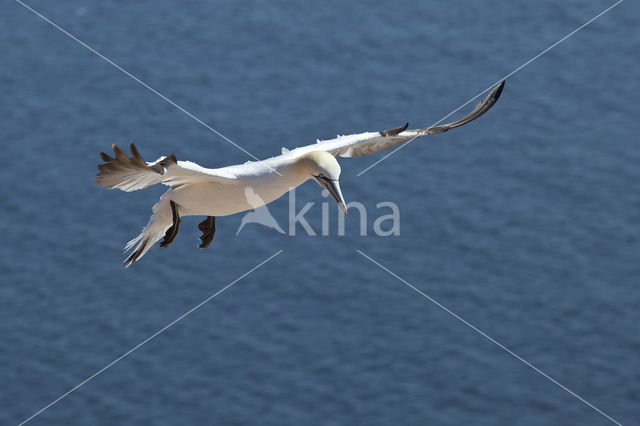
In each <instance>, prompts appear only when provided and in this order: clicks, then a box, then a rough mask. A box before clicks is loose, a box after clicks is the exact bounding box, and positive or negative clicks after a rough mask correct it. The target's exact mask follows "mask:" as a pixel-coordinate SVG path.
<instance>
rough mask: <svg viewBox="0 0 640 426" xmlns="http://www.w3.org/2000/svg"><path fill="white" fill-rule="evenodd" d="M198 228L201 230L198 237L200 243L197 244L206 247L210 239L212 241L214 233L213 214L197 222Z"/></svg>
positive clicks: (214, 220) (214, 219)
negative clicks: (200, 234)
mask: <svg viewBox="0 0 640 426" xmlns="http://www.w3.org/2000/svg"><path fill="white" fill-rule="evenodd" d="M198 229H200V231H202V236H201V237H200V239H201V240H202V243H201V244H200V245H199V246H198V247H200V248H207V247H208V246H209V244H211V241H213V235H214V234H215V233H216V218H215V217H214V216H207V218H206V219H205V220H203V221H202V222H200V223H199V224H198Z"/></svg>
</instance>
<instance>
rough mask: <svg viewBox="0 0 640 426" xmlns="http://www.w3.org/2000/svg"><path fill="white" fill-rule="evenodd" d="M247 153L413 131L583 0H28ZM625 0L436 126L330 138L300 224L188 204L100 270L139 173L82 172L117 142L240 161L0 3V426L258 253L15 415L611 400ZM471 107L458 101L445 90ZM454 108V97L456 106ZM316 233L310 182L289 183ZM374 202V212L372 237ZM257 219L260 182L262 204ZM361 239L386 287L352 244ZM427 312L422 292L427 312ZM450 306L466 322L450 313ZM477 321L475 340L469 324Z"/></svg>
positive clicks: (638, 367)
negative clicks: (342, 206) (204, 218)
mask: <svg viewBox="0 0 640 426" xmlns="http://www.w3.org/2000/svg"><path fill="white" fill-rule="evenodd" d="M26 4H28V5H29V6H30V7H32V8H33V9H35V10H36V11H38V12H40V13H42V14H43V15H44V16H46V17H47V18H49V19H51V20H52V21H53V22H55V23H56V24H57V25H59V26H60V27H61V28H63V29H64V30H66V31H68V32H69V33H71V34H73V35H74V36H76V37H77V38H78V39H80V40H82V41H83V42H84V43H87V44H88V45H89V46H91V47H92V48H94V49H96V50H97V51H99V52H101V53H102V54H104V55H105V56H107V57H108V58H110V59H111V60H112V61H114V62H115V63H116V64H118V65H119V66H121V67H122V68H123V69H125V70H126V71H127V72H129V73H131V74H132V75H134V76H136V77H137V78H139V79H140V80H142V81H144V82H145V83H146V84H148V85H149V86H151V87H153V88H154V89H156V90H157V91H158V92H160V93H161V94H162V95H164V96H166V97H167V98H168V99H171V100H172V101H173V102H175V103H176V104H178V105H180V106H181V107H183V108H185V109H186V110H187V111H189V112H190V113H191V114H193V115H194V116H195V117H198V118H199V119H200V120H202V122H203V123H206V124H207V125H209V126H211V127H213V128H215V129H216V130H217V131H219V132H221V133H223V134H224V135H226V136H227V137H228V138H230V139H231V140H233V141H234V142H235V143H237V144H238V145H241V146H242V147H244V148H245V149H246V150H248V151H249V152H251V153H252V154H254V155H256V156H258V157H260V158H265V157H269V156H272V155H274V154H278V153H279V152H280V149H281V147H282V146H285V147H288V148H293V147H296V146H302V145H307V144H309V143H313V142H315V140H316V139H318V138H320V139H329V138H332V137H335V135H336V134H348V133H356V132H363V131H376V130H380V129H385V128H391V127H395V126H398V125H401V124H403V123H404V122H405V121H409V122H410V123H411V125H412V127H422V126H428V125H431V124H433V123H434V122H436V121H437V120H439V119H440V118H442V117H443V116H444V115H445V114H447V113H449V112H451V111H452V110H454V109H455V108H457V107H458V106H460V105H461V104H463V103H464V102H466V101H467V100H469V99H470V98H471V97H473V96H475V95H476V94H477V93H478V92H480V91H481V90H483V89H485V88H487V87H489V86H490V85H491V84H493V83H494V82H497V81H498V80H499V79H500V78H501V77H502V76H504V75H507V74H508V73H510V72H511V71H513V70H514V69H516V68H517V67H519V66H520V65H522V64H523V63H525V62H526V61H528V60H529V59H531V58H533V57H534V56H535V55H536V54H538V53H539V52H541V51H542V50H543V49H545V48H546V47H548V46H550V45H551V44H553V43H554V42H556V41H557V40H559V39H560V38H562V37H564V36H565V35H566V34H568V33H570V32H571V31H572V30H574V29H576V28H577V27H579V26H580V25H582V24H583V23H585V22H586V21H587V20H589V19H590V18H592V17H594V16H595V15H597V14H598V13H600V12H601V11H603V10H604V9H605V8H607V7H608V6H610V5H611V4H612V2H610V1H605V0H595V1H594V0H592V1H577V0H571V1H564V2H555V1H551V0H541V1H537V2H531V1H524V0H515V1H511V2H504V1H497V0H487V1H483V2H461V1H459V2H457V1H453V2H452V1H404V2H391V1H378V2H343V1H333V0H331V1H323V2H289V1H273V2H263V1H242V2H219V1H214V2H207V1H189V2H178V1H173V2H170V1H153V2H152V1H136V2H124V1H103V2H87V1H81V0H68V1H65V2H48V1H45V0H33V1H28V2H27V3H26ZM639 17H640V6H638V3H637V2H632V1H625V2H623V3H621V4H620V5H618V6H617V7H616V8H614V9H613V10H611V11H610V12H609V13H607V14H605V15H603V16H602V17H600V18H599V19H598V20H597V21H595V22H594V23H593V24H591V25H589V26H588V27H586V28H585V29H583V30H582V31H580V32H578V33H577V34H575V35H574V36H572V37H571V38H569V39H568V40H566V41H565V42H564V43H562V44H560V45H558V46H557V47H555V48H554V49H553V50H551V51H550V52H548V53H547V54H545V55H543V56H541V57H540V58H539V59H537V60H535V61H534V62H532V63H530V64H529V65H528V66H526V67H525V68H523V69H522V70H520V71H518V72H517V73H516V74H514V75H513V76H511V77H510V78H509V79H508V81H507V86H506V88H505V91H504V93H503V96H502V98H501V100H500V101H499V103H498V104H497V105H496V106H495V107H494V109H493V110H491V111H490V112H489V113H487V115H485V116H483V117H482V118H481V119H479V120H477V121H475V122H474V123H472V124H469V125H467V126H465V127H463V128H459V129H456V130H454V131H452V132H449V133H446V134H442V135H435V136H430V137H428V138H424V139H421V140H419V141H415V142H413V143H412V144H410V145H409V146H407V147H405V148H403V149H401V150H400V151H398V152H397V153H395V154H394V155H392V156H391V157H389V158H388V159H386V160H385V161H383V162H381V163H380V164H378V165H377V166H375V167H374V168H372V169H370V170H369V171H367V172H366V173H364V174H363V175H361V176H357V174H358V173H359V172H360V171H362V170H363V169H365V168H367V167H368V166H370V165H371V164H372V163H373V162H375V161H376V160H378V159H380V158H381V157H382V154H378V155H377V156H367V157H359V158H355V159H341V160H340V161H341V165H342V170H343V172H342V178H341V182H342V190H343V193H344V196H345V198H346V199H347V201H359V202H361V203H363V205H364V206H366V208H367V211H368V213H369V216H368V218H367V226H368V234H369V235H367V236H360V235H359V225H360V218H359V217H358V214H357V212H354V213H353V214H350V215H349V217H348V218H347V220H346V235H344V236H340V235H338V232H337V219H336V218H337V215H338V214H339V213H338V210H337V208H336V207H335V206H334V205H333V204H329V205H328V207H329V213H330V217H329V219H330V229H329V230H330V232H329V235H328V236H316V237H312V236H308V235H307V234H306V232H304V230H303V229H302V228H300V227H298V228H297V232H296V236H295V237H292V236H289V235H282V234H279V233H277V232H275V231H273V230H271V229H268V228H266V227H262V226H260V225H256V224H249V225H247V226H246V227H245V228H244V229H243V230H242V232H241V233H240V234H239V235H238V236H236V230H237V229H238V226H239V225H240V221H241V219H242V215H236V216H230V217H224V218H220V219H219V220H218V223H217V225H218V231H217V234H216V239H215V241H214V243H213V244H212V245H211V247H210V248H208V249H207V250H198V249H197V248H196V247H195V246H196V244H197V242H198V240H197V238H198V236H199V235H200V234H199V231H198V230H197V227H196V225H197V223H198V221H199V220H201V218H192V217H187V218H185V219H184V220H183V224H182V229H181V233H180V235H179V237H178V238H177V239H176V241H175V242H174V243H173V245H172V246H171V247H170V248H168V249H154V250H152V251H151V252H150V253H149V254H148V255H147V256H145V257H144V258H143V259H142V260H141V261H140V262H138V263H136V264H135V265H134V266H133V267H132V268H129V269H126V270H125V269H123V268H122V266H121V261H122V259H123V254H122V247H123V245H124V243H125V242H126V241H128V240H129V239H131V238H132V237H134V236H135V235H137V233H138V232H139V231H140V228H141V227H142V226H143V225H144V224H145V223H146V221H147V218H148V215H149V213H150V209H151V206H152V205H153V204H154V203H155V201H156V200H157V198H158V197H159V195H160V194H161V193H162V191H163V189H162V188H152V189H149V190H146V191H139V192H136V193H130V194H125V193H123V192H121V191H108V190H106V189H104V188H100V187H97V186H95V185H94V184H93V183H92V178H93V177H94V176H95V173H96V171H97V169H96V164H97V163H98V162H99V156H98V154H99V152H100V151H109V150H110V147H111V144H113V143H118V144H120V145H121V146H126V144H127V143H128V142H130V141H135V142H136V144H137V146H138V147H139V149H140V151H141V153H142V155H143V156H144V157H145V158H146V159H148V160H153V159H155V158H157V157H158V156H160V155H166V154H169V153H174V154H175V155H176V156H177V157H178V158H179V159H185V160H187V159H188V160H193V161H197V162H199V163H200V164H202V165H204V166H207V167H218V166H224V165H228V164H235V163H243V162H245V161H247V160H249V159H250V157H249V156H247V154H245V153H244V152H242V151H241V150H239V149H237V148H236V147H234V146H233V145H232V144H231V143H228V142H227V141H225V140H224V139H222V138H221V137H219V136H217V135H216V134H214V133H213V132H212V131H210V130H209V129H208V128H206V127H205V126H203V125H202V124H200V123H198V122H197V121H195V120H194V119H193V118H191V117H189V116H188V115H186V114H185V113H184V112H182V111H180V110H179V109H177V108H176V107H174V106H172V105H171V104H170V103H168V102H166V101H165V100H163V99H162V98H161V97H159V96H158V95H157V94H154V93H152V92H151V91H149V90H147V89H146V88H145V87H143V86H141V85H140V84H139V83H137V82H136V81H134V80H133V79H132V78H130V77H129V76H127V75H125V74H123V73H122V72H121V71H119V70H118V69H116V68H115V67H114V66H112V65H110V64H109V63H107V62H106V61H105V60H103V59H101V58H99V57H98V56H96V55H95V54H94V53H92V52H91V51H89V50H88V49H87V48H85V47H83V46H81V45H80V44H79V43H78V42H76V41H74V40H72V39H71V38H70V37H68V36H67V35H65V34H63V33H62V32H61V31H60V30H58V29H56V28H54V27H53V26H52V25H50V24H48V23H47V22H45V21H44V20H43V19H41V18H40V17H38V16H37V15H35V14H34V13H33V12H32V11H29V10H28V9H26V8H25V7H24V6H23V5H21V4H20V3H18V2H15V3H14V2H10V1H9V2H6V3H5V4H4V5H3V7H2V14H1V18H0V21H1V25H0V52H2V54H1V55H0V92H1V96H0V117H1V118H0V123H1V125H0V140H1V141H2V167H0V182H1V183H2V185H0V191H1V195H2V200H3V202H2V209H1V211H2V213H0V214H1V215H2V216H1V218H2V220H1V221H0V235H2V245H0V267H1V271H2V273H1V277H2V278H1V282H2V284H1V285H0V338H1V344H0V384H1V385H0V423H2V424H17V423H19V422H21V421H23V420H25V419H26V418H28V417H30V416H31V415H32V414H34V413H35V412H37V411H38V410H40V409H41V408H43V407H45V406H46V405H47V404H49V403H50V402H52V401H54V400H56V399H57V398H58V397H60V396H61V395H63V394H64V393H65V392H67V391H69V390H70V389H72V388H73V387H74V386H76V385H78V384H79V383H81V382H83V381H84V380H85V379H87V378H88V377H90V376H91V375H92V374H93V373H95V372H97V371H99V370H100V369H102V368H103V367H105V366H107V365H108V364H109V363H111V362H112V361H114V360H115V359H117V358H118V357H119V356H121V355H123V354H125V353H126V352H127V351H129V350H130V349H131V348H133V347H135V346H136V345H138V344H139V343H140V342H142V341H144V340H145V339H146V338H147V337H149V336H151V335H153V334H154V333H155V332H157V331H158V330H160V329H162V328H163V327H164V326H165V325H167V324H168V323H170V322H172V321H173V320H175V319H176V318H178V317H179V316H180V315H182V314H183V313H185V312H187V311H188V310H189V309H191V308H192V307H194V306H195V305H197V304H198V303H200V302H202V301H203V300H205V299H206V298H208V297H209V296H211V295H212V294H214V293H215V292H217V291H219V290H221V289H222V288H224V287H225V286H226V285H228V284H229V283H231V282H233V281H234V280H236V279H237V278H238V277H240V276H242V275H243V274H245V273H246V272H247V271H249V270H250V269H252V268H253V267H254V266H256V265H257V264H259V263H260V262H262V261H263V260H264V259H266V258H268V257H269V256H271V255H273V254H274V253H276V252H277V251H278V250H281V249H282V250H284V251H283V252H282V253H281V254H280V255H278V256H277V257H275V258H274V259H273V260H271V261H269V262H268V263H266V264H265V265H264V266H262V267H260V268H258V269H257V270H255V271H254V272H252V273H251V274H249V275H248V276H246V277H244V278H243V279H241V280H240V281H238V282H237V283H236V284H234V285H233V286H231V287H230V288H228V289H227V290H225V291H224V292H223V293H221V294H219V295H218V296H216V297H215V298H214V299H212V300H210V301H209V302H208V303H206V304H204V305H203V306H201V307H200V308H199V309H197V310H195V311H194V312H193V313H191V314H190V315H188V316H186V317H185V318H183V319H182V320H180V321H179V322H177V323H176V324H175V325H173V326H172V327H171V328H169V329H167V330H166V331H165V332H163V333H162V334H159V335H158V336H157V337H155V338H154V339H152V340H150V341H148V342H147V343H146V344H144V345H143V346H141V347H139V348H138V349H137V350H135V351H134V352H132V353H130V354H129V355H128V356H127V357H125V358H123V359H122V360H121V361H119V362H118V363H116V364H113V365H112V366H111V367H109V368H108V369H106V370H104V371H103V372H102V373H101V374H99V375H97V376H96V377H95V378H93V379H92V380H90V381H88V382H86V383H85V384H84V385H83V386H81V387H80V388H77V389H76V390H75V391H74V392H73V393H71V394H69V395H68V396H66V397H65V398H63V399H61V400H60V401H58V402H57V403H55V404H54V405H52V406H50V407H49V408H48V409H47V410H46V411H43V412H42V413H40V414H39V415H38V416H37V417H35V418H34V419H33V420H32V421H31V423H32V424H61V425H62V424H64V425H70V424H73V425H89V424H102V425H113V424H158V425H163V424H167V425H176V424H295V425H302V424H380V425H399V424H415V425H418V424H443V425H459V424H480V425H484V424H486V425H496V424H522V425H549V424H557V425H560V424H563V425H575V424H610V423H611V421H610V420H609V419H607V417H605V416H604V415H603V414H601V413H599V412H598V411H596V410H595V409H594V408H593V407H590V406H589V405H587V404H586V403H585V402H583V401H581V400H580V399H579V398H577V397H576V396H575V395H572V394H571V393H569V392H568V391H567V390H565V389H563V388H561V387H560V386H558V385H557V384H555V383H553V382H552V381H551V380H549V378H546V377H544V376H543V375H542V374H540V373H539V372H537V371H535V370H534V369H532V368H531V367H530V366H528V365H526V364H525V363H523V362H522V360H519V359H517V358H515V357H514V356H512V355H511V354H509V353H508V352H507V351H505V350H504V349H503V348H501V347H499V346H497V345H496V344H495V343H494V342H492V341H490V340H489V339H487V336H489V337H491V338H493V339H495V340H496V341H497V342H499V343H500V344H502V345H504V346H505V347H506V348H508V349H509V350H511V351H513V352H514V353H515V354H517V355H518V356H520V357H522V359H524V360H526V361H528V362H530V363H531V364H532V365H534V366H535V367H536V368H538V369H540V370H541V371H543V372H544V373H545V374H548V375H549V376H550V377H552V378H553V379H554V380H557V382H558V383H560V384H562V385H563V386H566V388H567V389H569V390H571V391H572V392H575V394H577V395H579V396H580V397H581V398H583V399H584V400H585V401H588V402H589V403H590V404H592V405H593V406H594V407H597V409H598V410H601V411H602V412H603V413H606V415H608V416H610V417H611V418H613V419H615V420H616V421H618V422H620V423H623V424H633V423H638V422H639V420H640V310H639V309H638V307H639V306H640V262H639V261H640V189H639V188H640V166H639V165H640V140H639V139H638V134H640V121H639V120H638V94H639V93H640V79H639V78H638V70H639V69H640V56H639V55H638V52H640V34H639V33H638V26H639ZM473 104H475V102H474V103H473ZM473 104H470V105H468V106H467V108H466V109H464V110H463V111H460V112H459V113H458V114H457V115H456V117H457V116H459V115H460V114H462V113H464V112H466V111H468V110H469V109H470V108H471V107H472V105H473ZM296 195H297V199H296V203H297V206H298V208H300V207H301V206H302V205H304V203H306V202H315V205H314V206H313V207H312V208H311V209H310V211H309V213H308V214H307V215H306V218H307V220H308V221H309V223H310V225H311V226H313V227H314V229H315V231H316V232H317V233H320V230H321V223H322V203H328V202H329V201H328V200H327V199H325V198H322V197H321V196H320V193H319V188H318V187H317V185H315V184H314V183H313V182H309V183H307V184H305V185H303V186H302V187H301V188H299V190H298V191H297V194H296ZM382 201H392V202H394V203H396V204H397V205H398V207H399V209H400V213H401V225H400V226H401V231H400V235H399V236H390V237H377V236H375V235H373V222H374V220H375V218H376V217H377V216H379V215H380V214H383V213H386V211H385V212H382V211H381V210H380V209H376V204H377V203H380V202H382ZM270 208H271V212H272V213H273V215H274V217H275V218H276V219H277V220H278V221H279V223H280V224H281V226H283V227H286V224H287V217H288V215H289V200H288V199H287V198H286V197H284V198H282V199H280V200H278V201H276V202H274V203H273V204H272V205H271V206H270ZM357 250H360V251H361V252H362V253H364V254H366V255H367V256H370V257H371V258H372V259H374V260H375V261H377V262H379V263H380V264H381V265H383V266H384V267H385V268H388V269H389V270H390V271H392V272H393V273H395V274H396V275H397V276H399V277H401V278H402V279H403V280H405V281H406V283H408V284H411V285H413V286H415V288H416V289H419V290H420V291H422V292H424V293H425V295H427V296H429V297H431V298H432V299H433V301H435V302H437V303H440V304H441V306H438V305H437V304H435V303H433V301H430V300H429V299H427V298H425V297H424V296H423V295H420V294H419V293H417V292H416V291H414V290H413V289H411V288H410V287H409V286H408V285H406V284H405V283H403V282H402V281H400V280H399V279H397V278H396V277H394V276H392V275H390V274H389V273H387V272H386V271H384V270H383V269H381V268H380V267H378V266H376V265H375V264H374V263H372V262H371V261H370V260H368V259H367V258H365V257H364V256H363V255H361V254H360V253H358V251H357ZM443 307H446V308H447V309H449V310H450V312H447V311H446V310H444V309H443ZM452 313H455V314H457V315H459V317H460V318H461V319H464V320H465V321H468V323H469V324H472V325H473V326H474V327H477V330H474V329H472V328H470V327H469V326H468V325H467V324H465V323H463V322H462V321H461V320H460V319H458V318H456V317H455V316H453V315H452ZM478 330H481V331H482V332H484V333H486V335H487V336H483V335H482V334H480V333H479V332H478Z"/></svg>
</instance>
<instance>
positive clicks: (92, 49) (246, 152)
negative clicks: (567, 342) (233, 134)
mask: <svg viewBox="0 0 640 426" xmlns="http://www.w3.org/2000/svg"><path fill="white" fill-rule="evenodd" d="M16 2H17V3H19V4H20V5H22V6H24V8H25V9H28V10H30V11H31V12H33V13H34V14H35V15H37V16H39V17H40V18H42V19H43V20H45V21H46V22H48V23H49V24H51V25H52V26H53V27H54V28H56V29H58V30H59V31H61V32H62V33H64V34H65V35H67V36H68V37H69V38H71V39H72V40H74V41H75V42H77V43H78V44H80V45H81V46H83V47H85V48H87V49H88V50H90V51H91V52H92V53H94V54H95V55H96V56H98V57H99V58H101V59H103V60H104V61H106V62H107V63H109V64H110V65H112V66H113V67H114V68H116V69H117V70H118V71H120V72H122V73H123V74H125V75H126V76H127V77H130V78H132V79H133V80H135V81H136V82H137V83H138V84H140V85H141V86H143V87H144V88H146V89H148V90H149V91H150V92H152V93H154V94H156V95H158V96H159V97H160V98H162V99H163V100H164V101H166V102H168V103H169V104H171V105H172V106H174V107H175V108H177V109H179V110H180V111H182V112H183V113H185V114H186V115H187V116H189V117H191V118H193V119H194V120H195V121H196V122H198V123H199V124H201V125H203V126H204V127H206V128H207V129H209V130H211V131H212V132H213V133H215V134H216V135H218V136H220V137H221V138H222V139H224V140H225V141H227V142H229V143H230V144H231V145H233V146H235V147H236V148H238V149H239V150H240V151H242V152H244V153H245V154H247V155H248V156H249V157H251V158H253V159H254V160H256V161H259V162H261V163H263V164H265V165H266V163H264V162H263V161H262V160H260V159H259V158H258V157H256V156H255V155H253V154H252V153H250V152H249V151H247V150H246V149H244V148H243V147H241V146H240V145H238V144H237V143H235V142H234V141H232V140H231V139H229V138H228V137H226V136H225V135H223V134H222V133H220V132H219V131H217V130H216V129H214V128H213V127H211V126H209V125H208V124H207V123H205V122H204V121H202V120H200V119H199V118H198V117H196V116H195V115H193V114H191V113H190V112H189V111H187V110H186V109H184V108H183V107H181V106H180V105H178V104H177V103H175V102H174V101H172V100H171V99H169V98H167V97H166V96H165V95H163V94H162V93H160V92H158V91H157V90H156V89H154V88H153V87H151V86H149V85H148V84H147V83H145V82H144V81H142V80H140V79H139V78H138V77H136V76H135V75H133V74H131V73H130V72H129V71H127V70H125V69H124V68H122V67H121V66H120V65H118V64H116V63H115V62H113V61H112V60H111V59H109V58H107V57H106V56H104V55H103V54H102V53H100V52H98V51H97V50H95V49H94V48H92V47H91V46H89V45H88V44H87V43H85V42H83V41H82V40H80V39H78V38H77V37H75V36H74V35H73V34H71V33H69V32H68V31H66V30H65V29H64V28H62V27H60V26H59V25H57V24H56V23H54V22H52V21H51V20H50V19H48V18H47V17H46V16H44V15H42V14H41V13H40V12H38V11H37V10H35V9H33V8H31V7H30V6H28V5H27V4H25V3H23V2H22V1H20V0H16ZM267 167H269V169H271V170H272V171H274V172H276V173H277V174H280V173H278V172H277V171H276V170H274V169H273V168H272V167H271V166H269V165H267Z"/></svg>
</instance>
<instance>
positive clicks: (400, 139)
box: [289, 81, 505, 157]
mask: <svg viewBox="0 0 640 426" xmlns="http://www.w3.org/2000/svg"><path fill="white" fill-rule="evenodd" d="M504 83H505V82H504V81H503V82H502V83H500V84H498V85H497V86H496V87H494V88H493V89H492V90H491V92H489V94H488V95H487V96H486V97H485V98H484V99H483V100H482V101H480V103H479V104H478V105H476V107H475V108H474V109H473V110H472V111H471V112H470V113H469V114H467V115H466V116H464V117H462V118H461V119H459V120H456V121H453V122H451V123H447V124H442V125H440V126H434V127H427V128H423V129H414V130H407V128H408V127H409V123H407V124H405V125H404V126H401V127H397V128H395V129H389V130H382V131H380V132H367V133H360V134H356V135H346V136H339V137H337V138H336V139H331V140H327V141H318V143H316V144H313V145H308V146H304V147H300V148H296V149H294V150H291V151H289V154H291V155H300V154H305V153H307V152H311V151H326V152H329V153H331V154H333V155H334V156H336V157H359V156H361V155H368V154H375V153H377V152H380V151H384V150H385V149H389V148H391V147H394V146H396V145H400V144H402V143H404V142H407V141H409V140H411V139H416V138H419V137H422V136H427V135H433V134H436V133H443V132H446V131H448V130H450V129H455V128H456V127H460V126H462V125H464V124H467V123H469V122H470V121H473V120H475V119H476V118H478V117H480V116H481V115H482V114H484V113H485V112H487V111H488V110H489V109H490V108H491V107H492V106H493V105H494V104H495V103H496V102H497V101H498V98H500V94H501V93H502V89H503V88H504Z"/></svg>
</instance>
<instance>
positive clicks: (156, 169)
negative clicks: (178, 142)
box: [95, 142, 236, 192]
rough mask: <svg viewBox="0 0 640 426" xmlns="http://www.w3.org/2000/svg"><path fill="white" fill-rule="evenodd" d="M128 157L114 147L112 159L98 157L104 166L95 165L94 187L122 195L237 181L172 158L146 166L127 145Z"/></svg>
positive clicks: (104, 155) (134, 147)
mask: <svg viewBox="0 0 640 426" xmlns="http://www.w3.org/2000/svg"><path fill="white" fill-rule="evenodd" d="M129 149H130V150H131V157H128V156H127V154H125V153H124V152H123V151H122V150H121V149H120V148H118V146H117V145H115V144H114V145H113V152H114V153H115V158H114V157H111V156H110V155H107V154H105V153H104V152H101V153H100V156H101V157H102V161H104V163H103V164H98V169H99V170H100V171H99V172H98V175H97V176H96V178H95V182H96V184H98V185H100V186H106V187H107V188H111V189H113V188H118V189H121V190H123V191H127V192H129V191H136V190H138V189H143V188H147V187H149V186H151V185H155V184H158V183H162V184H164V185H168V186H171V187H172V188H176V187H178V186H180V185H186V184H191V183H200V182H219V183H230V182H231V181H234V180H235V179H236V177H235V176H234V175H232V174H231V173H228V172H224V171H222V170H220V169H207V168H204V167H202V166H199V165H198V164H196V163H192V162H190V161H177V160H176V157H175V156H174V155H173V154H172V155H169V156H168V157H160V158H159V159H158V160H156V161H154V162H153V163H147V162H145V161H144V160H143V159H142V157H141V156H140V153H139V152H138V150H137V149H136V146H135V145H134V144H133V142H131V144H130V145H129Z"/></svg>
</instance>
